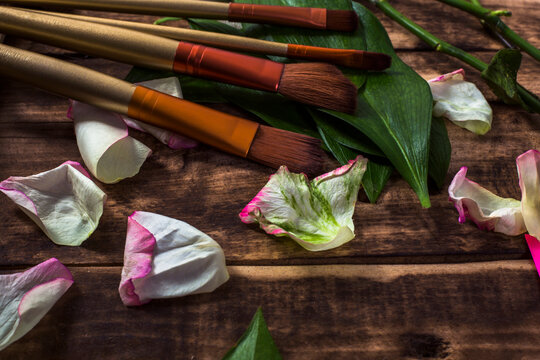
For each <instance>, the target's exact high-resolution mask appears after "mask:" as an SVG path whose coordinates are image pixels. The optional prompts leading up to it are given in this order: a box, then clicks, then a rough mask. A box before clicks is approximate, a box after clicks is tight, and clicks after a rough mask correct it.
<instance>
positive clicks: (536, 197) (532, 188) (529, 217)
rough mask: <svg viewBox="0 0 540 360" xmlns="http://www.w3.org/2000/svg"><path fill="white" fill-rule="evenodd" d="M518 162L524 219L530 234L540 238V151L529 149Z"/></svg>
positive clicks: (519, 157) (518, 158)
mask: <svg viewBox="0 0 540 360" xmlns="http://www.w3.org/2000/svg"><path fill="white" fill-rule="evenodd" d="M516 164H517V169H518V176H519V187H520V188H521V211H522V213H523V220H524V221H525V226H526V227H527V231H528V232H529V234H531V235H532V236H534V237H536V238H537V239H540V221H539V220H540V174H539V172H540V167H539V164H540V153H539V152H538V151H536V150H529V151H527V152H526V153H524V154H521V155H520V156H518V157H517V159H516Z"/></svg>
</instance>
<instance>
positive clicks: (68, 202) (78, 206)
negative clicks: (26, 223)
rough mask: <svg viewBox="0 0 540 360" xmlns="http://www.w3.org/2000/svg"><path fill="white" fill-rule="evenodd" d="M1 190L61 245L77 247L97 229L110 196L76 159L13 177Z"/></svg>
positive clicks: (0, 186)
mask: <svg viewBox="0 0 540 360" xmlns="http://www.w3.org/2000/svg"><path fill="white" fill-rule="evenodd" d="M0 191H1V192H3V193H4V194H6V195H7V196H8V197H9V198H10V199H11V200H13V201H14V202H15V203H16V204H17V205H18V206H19V207H20V208H21V210H23V212H24V213H25V214H26V215H28V216H29V217H30V218H31V219H32V220H33V221H34V222H35V223H36V224H37V225H38V226H39V227H40V228H41V229H42V230H43V232H44V233H45V234H46V235H47V236H48V237H49V238H50V239H51V240H52V241H53V242H54V243H56V244H58V245H69V246H78V245H80V244H81V243H82V242H83V241H85V240H86V239H88V237H89V236H90V235H91V234H92V233H93V232H94V230H95V229H96V228H97V226H98V223H99V219H100V218H101V215H102V214H103V204H104V203H105V200H106V198H107V196H106V195H105V193H104V192H103V191H101V189H100V188H99V187H97V186H96V184H94V182H93V181H92V180H90V178H89V177H88V173H87V172H86V171H85V170H84V169H83V168H82V166H81V165H80V164H79V163H77V162H74V161H68V162H65V163H63V164H62V165H60V166H58V167H57V168H54V169H52V170H49V171H45V172H42V173H39V174H36V175H31V176H27V177H18V176H12V177H10V178H8V179H6V180H4V181H2V182H1V183H0Z"/></svg>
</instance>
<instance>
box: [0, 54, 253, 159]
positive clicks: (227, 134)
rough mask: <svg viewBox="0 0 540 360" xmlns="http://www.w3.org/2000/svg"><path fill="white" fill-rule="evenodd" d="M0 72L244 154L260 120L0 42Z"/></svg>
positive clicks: (240, 154)
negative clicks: (212, 107) (248, 118)
mask: <svg viewBox="0 0 540 360" xmlns="http://www.w3.org/2000/svg"><path fill="white" fill-rule="evenodd" d="M0 75H4V76H6V77H11V78H14V79H17V80H20V81H23V82H26V83H29V84H31V85H34V86H36V87H39V88H41V89H44V90H47V91H50V92H53V93H55V94H58V95H62V96H65V97H69V98H71V99H74V100H78V101H82V102H85V103H88V104H91V105H95V106H98V107H101V108H103V109H105V110H110V111H114V112H117V113H120V114H124V115H128V116H131V117H133V118H134V119H137V120H141V121H144V122H147V123H149V124H152V125H155V126H159V127H162V128H165V129H169V130H171V131H175V132H179V133H181V134H184V135H186V136H190V137H192V138H193V139H195V140H198V141H200V142H203V143H206V144H209V145H211V146H214V147H217V148H219V149H221V150H224V151H227V152H230V153H232V154H235V155H239V156H243V157H246V156H247V154H248V152H249V149H250V146H251V143H252V141H253V139H254V137H255V134H256V133H257V130H258V128H259V124H258V123H256V122H253V121H249V120H246V119H242V118H239V117H236V116H232V115H228V114H225V113H222V112H219V111H216V110H213V109H210V108H207V107H204V106H201V105H198V104H195V103H192V102H189V101H187V100H183V99H179V98H176V97H173V96H170V95H167V94H163V93H160V92H158V91H155V90H151V89H148V88H145V87H143V86H137V85H133V84H130V83H128V82H126V81H123V80H118V79H116V78H113V77H111V76H108V75H105V74H102V73H99V72H97V71H94V70H90V69H87V68H84V67H82V66H79V65H75V64H71V63H68V62H65V61H62V60H58V59H54V58H51V57H48V56H45V55H40V54H36V53H33V52H30V51H26V50H21V49H17V48H14V47H11V46H7V45H3V44H0Z"/></svg>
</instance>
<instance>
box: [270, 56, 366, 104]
mask: <svg viewBox="0 0 540 360" xmlns="http://www.w3.org/2000/svg"><path fill="white" fill-rule="evenodd" d="M278 92H279V93H280V94H282V95H283V96H285V97H288V98H290V99H292V100H296V101H299V102H301V103H304V104H309V105H313V106H316V107H322V108H326V109H331V110H336V111H340V112H344V113H349V114H353V113H354V111H355V109H356V86H354V84H353V83H352V82H351V81H350V80H349V79H347V78H346V77H345V75H343V74H342V73H341V71H339V69H338V68H337V67H335V66H334V65H330V64H323V63H299V64H285V68H284V70H283V74H282V75H281V81H280V83H279V88H278Z"/></svg>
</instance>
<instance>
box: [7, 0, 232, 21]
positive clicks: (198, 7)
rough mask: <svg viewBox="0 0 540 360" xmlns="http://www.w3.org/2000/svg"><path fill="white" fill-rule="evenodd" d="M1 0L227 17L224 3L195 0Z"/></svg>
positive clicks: (227, 8) (161, 13)
mask: <svg viewBox="0 0 540 360" xmlns="http://www.w3.org/2000/svg"><path fill="white" fill-rule="evenodd" d="M2 2H3V3H5V4H15V5H21V6H26V5H31V6H59V7H63V8H70V9H87V10H102V11H114V12H127V13H131V14H152V15H163V16H183V17H202V18H206V19H227V17H228V12H229V4H228V3H220V2H210V1H197V0H5V1H2Z"/></svg>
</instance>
